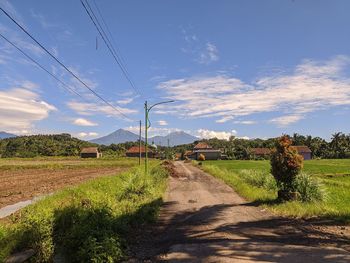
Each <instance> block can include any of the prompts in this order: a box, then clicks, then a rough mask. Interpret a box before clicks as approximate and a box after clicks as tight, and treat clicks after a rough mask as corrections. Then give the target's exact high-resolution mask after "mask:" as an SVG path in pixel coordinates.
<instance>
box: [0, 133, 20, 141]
mask: <svg viewBox="0 0 350 263" xmlns="http://www.w3.org/2000/svg"><path fill="white" fill-rule="evenodd" d="M12 137H17V135H14V134H11V133H8V132H4V131H2V132H0V139H6V138H12Z"/></svg>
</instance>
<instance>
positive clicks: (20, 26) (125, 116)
mask: <svg viewBox="0 0 350 263" xmlns="http://www.w3.org/2000/svg"><path fill="white" fill-rule="evenodd" d="M0 10H1V11H2V12H3V13H4V14H5V15H6V16H7V17H8V18H9V19H10V20H11V21H12V22H13V23H15V24H16V25H17V26H18V27H19V28H20V29H21V30H22V31H23V32H24V33H25V34H26V35H27V36H29V37H30V38H31V39H32V40H33V41H34V42H35V43H36V44H37V45H38V46H39V47H40V48H41V49H43V50H44V51H45V52H46V53H47V54H48V55H49V56H50V57H51V58H53V59H54V60H55V61H56V62H57V63H58V64H60V65H61V66H62V67H63V68H64V69H65V70H66V71H67V72H69V73H70V74H71V75H72V76H73V77H74V78H75V79H76V80H78V81H79V82H80V83H81V84H82V85H83V86H85V87H86V88H87V89H88V90H89V91H90V92H91V93H92V94H93V95H94V96H95V97H97V98H99V99H100V100H102V101H103V102H104V103H105V104H107V105H108V106H110V107H111V108H113V109H114V110H115V111H117V112H118V113H119V114H120V115H122V116H124V118H126V119H128V120H131V121H134V120H133V119H131V118H129V117H128V116H127V115H126V114H124V113H123V112H122V111H121V110H120V109H118V108H116V107H115V106H114V105H113V104H111V103H110V102H108V101H107V100H105V99H104V98H103V97H102V96H101V95H99V94H98V93H97V92H96V91H94V90H93V89H92V88H91V87H89V86H88V85H87V84H86V83H85V82H84V81H82V80H81V79H80V78H79V77H78V76H77V75H76V74H75V73H74V72H72V71H71V70H70V69H69V68H68V67H67V66H66V65H64V64H63V62H61V61H60V60H59V59H58V58H57V57H56V56H54V55H53V54H52V53H51V52H50V51H49V50H47V48H46V47H44V46H43V45H42V44H41V43H40V42H39V41H38V40H37V39H36V38H35V37H34V36H32V35H31V34H30V33H29V32H28V31H27V30H26V29H25V28H24V27H23V26H22V25H20V24H19V23H18V22H17V21H16V20H15V19H14V18H13V17H12V16H11V15H10V14H9V13H7V12H6V11H5V10H4V9H3V8H2V7H0Z"/></svg>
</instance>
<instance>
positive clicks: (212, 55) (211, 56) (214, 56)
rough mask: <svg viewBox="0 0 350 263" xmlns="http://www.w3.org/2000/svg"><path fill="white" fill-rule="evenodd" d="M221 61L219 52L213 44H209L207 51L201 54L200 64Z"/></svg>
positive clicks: (206, 47)
mask: <svg viewBox="0 0 350 263" xmlns="http://www.w3.org/2000/svg"><path fill="white" fill-rule="evenodd" d="M218 60H219V51H218V49H217V47H216V46H215V45H214V44H212V43H209V42H208V43H207V44H206V46H205V50H204V51H202V52H201V53H200V54H199V59H198V62H199V63H201V64H210V63H212V62H214V61H218Z"/></svg>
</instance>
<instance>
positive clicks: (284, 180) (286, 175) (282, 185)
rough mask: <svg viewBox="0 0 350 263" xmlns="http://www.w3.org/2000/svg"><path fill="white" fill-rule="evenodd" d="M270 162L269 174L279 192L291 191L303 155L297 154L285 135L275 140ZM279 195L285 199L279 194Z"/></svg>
mask: <svg viewBox="0 0 350 263" xmlns="http://www.w3.org/2000/svg"><path fill="white" fill-rule="evenodd" d="M270 163H271V174H272V175H273V177H274V178H275V180H276V183H277V186H278V188H279V189H280V192H279V193H283V192H284V193H286V192H287V193H288V192H293V191H294V190H295V189H294V187H293V186H294V183H295V179H296V177H297V175H298V174H299V173H300V171H301V169H302V167H303V157H302V156H301V155H299V154H298V152H297V150H296V149H295V148H294V147H293V146H292V141H291V140H290V139H289V138H288V137H287V136H282V137H281V138H279V140H278V141H277V142H276V148H275V149H274V150H273V151H272V154H271V161H270ZM279 197H281V198H283V199H286V197H282V196H281V195H279Z"/></svg>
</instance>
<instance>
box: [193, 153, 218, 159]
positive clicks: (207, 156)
mask: <svg viewBox="0 0 350 263" xmlns="http://www.w3.org/2000/svg"><path fill="white" fill-rule="evenodd" d="M201 154H203V155H204V156H205V160H218V159H220V157H221V153H220V152H197V153H196V160H198V158H199V155H201Z"/></svg>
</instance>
